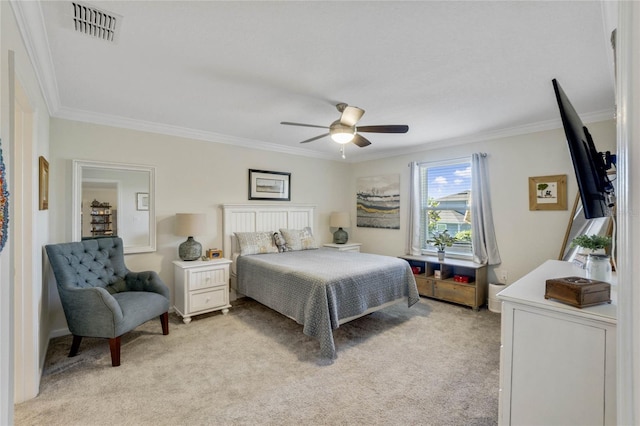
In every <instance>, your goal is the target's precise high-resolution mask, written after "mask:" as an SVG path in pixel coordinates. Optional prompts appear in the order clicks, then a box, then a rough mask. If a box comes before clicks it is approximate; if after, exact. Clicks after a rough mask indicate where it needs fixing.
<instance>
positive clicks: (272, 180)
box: [249, 169, 291, 201]
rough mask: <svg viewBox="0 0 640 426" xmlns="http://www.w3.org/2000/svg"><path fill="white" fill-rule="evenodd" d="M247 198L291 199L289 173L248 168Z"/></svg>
mask: <svg viewBox="0 0 640 426" xmlns="http://www.w3.org/2000/svg"><path fill="white" fill-rule="evenodd" d="M249 199H250V200H272V201H273V200H275V201H291V173H285V172H270V171H267V170H254V169H249Z"/></svg>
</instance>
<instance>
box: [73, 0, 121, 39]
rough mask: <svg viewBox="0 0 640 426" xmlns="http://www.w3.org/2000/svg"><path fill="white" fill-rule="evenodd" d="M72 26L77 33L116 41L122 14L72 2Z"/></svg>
mask: <svg viewBox="0 0 640 426" xmlns="http://www.w3.org/2000/svg"><path fill="white" fill-rule="evenodd" d="M71 5H72V6H73V28H74V30H76V31H77V32H79V33H82V34H86V35H88V36H92V37H95V38H99V39H102V40H106V41H110V42H116V41H117V35H118V31H119V28H120V25H121V24H122V16H120V15H116V14H115V13H110V12H105V11H104V10H100V9H97V8H95V7H92V6H87V5H86V4H82V3H78V2H72V3H71Z"/></svg>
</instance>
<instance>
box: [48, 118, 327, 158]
mask: <svg viewBox="0 0 640 426" xmlns="http://www.w3.org/2000/svg"><path fill="white" fill-rule="evenodd" d="M53 117H55V118H61V119H66V120H73V121H80V122H85V123H91V124H98V125H103V126H111V127H118V128H124V129H130V130H137V131H141V132H148V133H158V134H162V135H169V136H176V137H181V138H187V139H195V140H201V141H208V142H215V143H222V144H226V145H233V146H237V147H243V148H248V149H259V150H263V151H272V152H279V153H282V154H291V155H300V156H304V157H313V158H320V159H324V160H334V161H335V160H336V158H335V155H333V154H328V153H321V152H316V151H312V150H308V149H302V148H294V147H289V146H285V145H280V144H275V143H269V142H263V141H259V140H255V139H247V138H239V137H236V136H230V135H224V134H221V133H215V132H208V131H203V130H195V129H189V128H186V127H179V126H172V125H168V124H162V123H155V122H151V121H142V120H133V119H131V118H127V117H120V116H114V115H107V114H99V113H94V112H89V111H82V110H75V109H71V108H65V107H62V108H59V109H58V110H57V112H56V113H55V115H53Z"/></svg>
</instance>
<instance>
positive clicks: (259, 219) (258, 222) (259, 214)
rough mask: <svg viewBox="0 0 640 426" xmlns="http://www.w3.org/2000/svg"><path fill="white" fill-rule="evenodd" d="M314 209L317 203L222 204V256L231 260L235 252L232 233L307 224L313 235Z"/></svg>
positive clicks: (304, 225)
mask: <svg viewBox="0 0 640 426" xmlns="http://www.w3.org/2000/svg"><path fill="white" fill-rule="evenodd" d="M315 211H316V206H314V205H310V204H223V205H222V213H223V214H222V229H223V237H222V250H223V256H224V257H226V258H227V259H231V258H232V256H233V253H234V252H236V251H237V250H236V248H235V247H234V246H235V238H234V235H233V233H234V232H260V231H273V232H276V231H278V229H280V228H288V229H302V228H304V227H306V226H308V227H310V228H311V231H312V232H313V233H314V234H315V229H314V228H315Z"/></svg>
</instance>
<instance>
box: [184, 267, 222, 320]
mask: <svg viewBox="0 0 640 426" xmlns="http://www.w3.org/2000/svg"><path fill="white" fill-rule="evenodd" d="M230 263H231V261H230V260H228V259H214V260H206V261H205V260H193V261H181V260H175V261H174V262H173V265H174V274H175V310H176V312H177V313H178V314H179V315H180V316H182V321H183V322H184V323H185V324H189V323H190V322H191V317H192V316H194V315H199V314H204V313H207V312H213V311H218V310H222V313H223V314H226V313H227V312H229V308H230V307H231V305H230V304H229V264H230Z"/></svg>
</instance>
